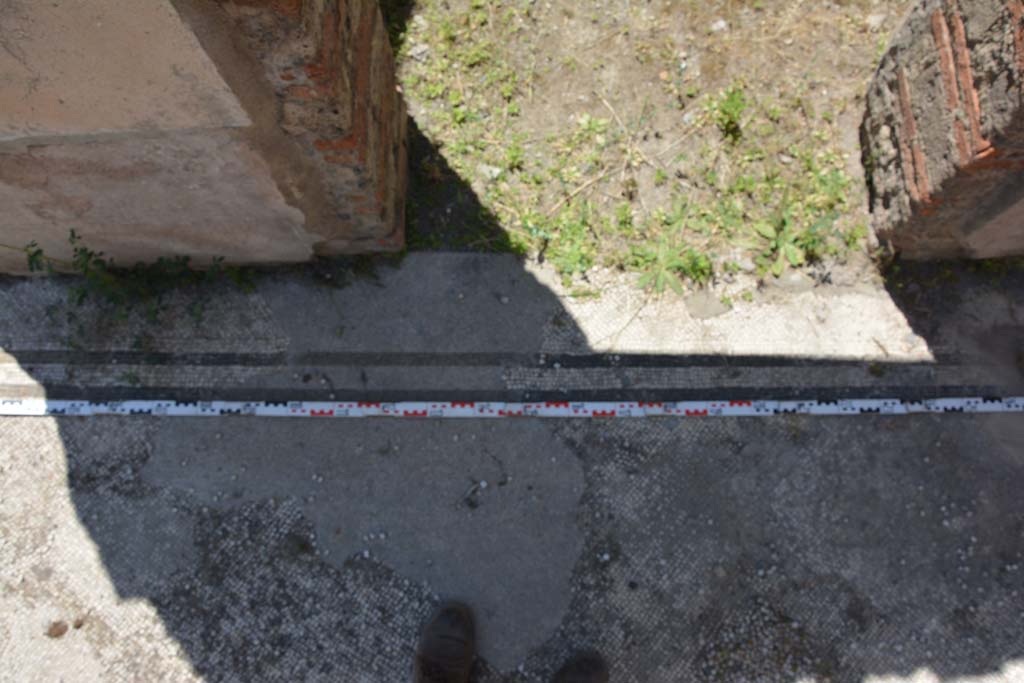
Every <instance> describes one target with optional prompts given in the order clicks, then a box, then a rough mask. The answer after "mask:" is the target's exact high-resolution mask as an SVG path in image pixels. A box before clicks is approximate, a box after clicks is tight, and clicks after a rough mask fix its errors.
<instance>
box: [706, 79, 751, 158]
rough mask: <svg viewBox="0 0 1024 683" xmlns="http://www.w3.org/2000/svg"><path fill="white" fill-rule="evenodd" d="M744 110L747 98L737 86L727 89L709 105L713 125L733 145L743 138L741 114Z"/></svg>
mask: <svg viewBox="0 0 1024 683" xmlns="http://www.w3.org/2000/svg"><path fill="white" fill-rule="evenodd" d="M746 110H747V96H746V94H745V93H744V91H743V88H742V87H741V86H739V85H734V86H732V87H731V88H729V90H727V91H726V92H725V93H723V94H722V96H721V97H719V98H718V99H717V100H716V101H714V102H713V103H712V105H711V112H712V116H713V118H714V121H715V125H716V126H718V130H719V131H721V133H722V135H723V136H725V138H726V139H727V140H729V141H730V142H732V143H734V144H735V143H737V142H739V140H740V138H741V137H742V136H743V128H742V124H743V114H744V113H745V112H746Z"/></svg>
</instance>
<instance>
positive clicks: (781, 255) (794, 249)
mask: <svg viewBox="0 0 1024 683" xmlns="http://www.w3.org/2000/svg"><path fill="white" fill-rule="evenodd" d="M754 229H755V230H756V232H757V234H758V235H760V236H761V237H763V238H764V239H766V240H767V241H768V244H767V246H766V248H765V251H764V254H763V256H764V257H765V258H766V260H767V261H768V262H770V263H771V265H770V270H771V272H772V275H774V276H775V277H779V276H780V275H782V273H783V271H785V270H786V265H787V264H789V265H791V266H793V267H796V266H800V265H803V263H804V262H805V260H806V255H805V254H804V250H803V249H802V248H801V247H800V245H799V244H798V242H797V234H796V232H795V230H794V227H793V217H792V214H791V212H790V207H788V206H787V207H785V208H783V209H782V210H781V211H779V213H778V214H777V216H776V219H775V220H774V221H773V222H772V223H767V222H760V223H757V224H755V226H754Z"/></svg>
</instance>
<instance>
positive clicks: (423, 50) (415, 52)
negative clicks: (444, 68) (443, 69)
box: [409, 43, 430, 62]
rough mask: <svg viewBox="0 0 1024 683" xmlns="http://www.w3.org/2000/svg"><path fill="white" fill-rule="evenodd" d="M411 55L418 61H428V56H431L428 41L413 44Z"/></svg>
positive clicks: (410, 50)
mask: <svg viewBox="0 0 1024 683" xmlns="http://www.w3.org/2000/svg"><path fill="white" fill-rule="evenodd" d="M409 56H410V57H412V58H413V59H415V60H416V61H417V62H425V61H427V57H429V56H430V46H429V45H427V44H426V43H418V44H417V45H413V46H412V47H411V48H410V49H409Z"/></svg>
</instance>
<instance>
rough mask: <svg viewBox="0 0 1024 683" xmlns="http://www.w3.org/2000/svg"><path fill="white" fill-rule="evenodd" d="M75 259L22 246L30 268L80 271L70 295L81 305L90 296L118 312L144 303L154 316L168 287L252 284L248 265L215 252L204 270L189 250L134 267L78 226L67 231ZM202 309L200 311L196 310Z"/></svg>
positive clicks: (31, 246) (200, 307) (33, 247)
mask: <svg viewBox="0 0 1024 683" xmlns="http://www.w3.org/2000/svg"><path fill="white" fill-rule="evenodd" d="M68 244H69V245H71V254H72V256H71V261H63V260H60V259H56V258H52V257H50V256H48V255H46V253H45V252H44V251H43V250H42V249H41V248H40V247H39V245H38V244H37V243H36V242H34V241H33V242H31V243H29V244H28V245H27V246H26V247H25V248H24V252H25V254H26V258H27V261H28V267H29V270H30V271H32V272H38V271H42V270H46V271H50V272H53V271H55V270H57V267H59V268H61V269H63V270H69V271H72V272H74V273H77V274H78V275H79V276H80V278H81V279H80V281H79V284H76V285H75V286H73V287H72V288H71V289H70V296H71V301H72V303H74V304H75V305H81V304H82V303H84V302H85V301H86V300H87V299H89V298H95V299H97V300H99V301H100V302H102V303H105V304H108V305H111V306H113V307H114V309H115V310H116V311H117V312H118V313H119V314H122V315H123V314H125V313H127V310H128V309H129V308H130V307H133V306H136V305H142V306H144V307H145V312H146V314H147V316H148V317H150V318H155V317H156V316H157V315H158V314H159V312H160V311H161V310H162V309H163V299H164V297H165V296H166V295H167V294H169V293H170V292H172V291H174V290H176V289H178V288H181V287H184V286H195V285H203V284H211V283H213V282H215V281H217V280H221V279H227V280H229V281H231V282H233V283H235V284H236V285H237V286H239V287H240V288H242V289H245V290H249V289H251V288H252V286H253V284H252V273H251V272H250V271H248V270H244V269H240V268H236V267H229V266H225V265H224V259H223V258H219V257H218V258H215V259H214V260H213V262H212V263H211V264H210V266H209V267H208V268H206V269H203V270H197V269H194V268H192V267H191V262H190V259H189V257H188V256H174V257H164V258H159V259H157V260H156V261H155V262H153V263H137V264H136V265H135V266H133V267H131V268H123V267H118V266H116V265H115V263H114V261H113V259H111V258H108V257H106V256H105V255H104V253H103V252H101V251H94V250H93V249H91V248H89V247H88V246H87V245H86V244H85V243H84V241H83V240H82V237H81V236H80V235H79V234H78V233H77V232H76V231H74V230H71V231H70V232H69V234H68ZM197 306H198V307H196V306H194V307H193V309H192V310H193V315H194V316H201V311H202V302H198V303H197ZM197 311H198V313H197Z"/></svg>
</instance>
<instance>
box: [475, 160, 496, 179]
mask: <svg viewBox="0 0 1024 683" xmlns="http://www.w3.org/2000/svg"><path fill="white" fill-rule="evenodd" d="M476 171H477V173H479V174H480V176H481V177H482V178H483V179H484V180H497V179H498V178H499V177H500V176H501V169H500V168H498V167H497V166H491V165H490V164H478V165H477V167H476Z"/></svg>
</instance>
